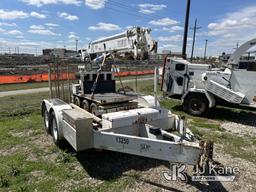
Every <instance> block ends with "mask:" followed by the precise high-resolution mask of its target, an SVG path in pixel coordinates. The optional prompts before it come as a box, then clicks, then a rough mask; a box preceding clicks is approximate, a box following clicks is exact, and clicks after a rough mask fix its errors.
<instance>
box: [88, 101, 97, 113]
mask: <svg viewBox="0 0 256 192" xmlns="http://www.w3.org/2000/svg"><path fill="white" fill-rule="evenodd" d="M97 110H98V106H97V105H96V104H95V103H92V104H91V106H90V112H91V113H92V114H94V115H96V111H97Z"/></svg>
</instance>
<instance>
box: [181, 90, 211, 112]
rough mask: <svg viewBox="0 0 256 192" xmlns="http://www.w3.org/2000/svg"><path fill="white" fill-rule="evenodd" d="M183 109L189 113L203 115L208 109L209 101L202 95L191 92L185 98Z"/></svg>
mask: <svg viewBox="0 0 256 192" xmlns="http://www.w3.org/2000/svg"><path fill="white" fill-rule="evenodd" d="M183 109H184V111H186V112H187V113H189V114H191V115H194V116H203V115H206V114H207V113H208V111H209V102H208V100H207V99H206V97H205V96H204V95H201V94H191V95H189V96H187V97H186V98H185V101H184V104H183Z"/></svg>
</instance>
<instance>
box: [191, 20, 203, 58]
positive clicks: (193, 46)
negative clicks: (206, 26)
mask: <svg viewBox="0 0 256 192" xmlns="http://www.w3.org/2000/svg"><path fill="white" fill-rule="evenodd" d="M201 28H202V27H198V26H197V19H196V20H195V25H194V27H192V28H191V29H193V30H194V35H193V44H192V50H191V58H190V61H191V63H192V61H193V56H194V48H195V40H196V32H197V30H198V29H201Z"/></svg>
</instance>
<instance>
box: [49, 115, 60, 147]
mask: <svg viewBox="0 0 256 192" xmlns="http://www.w3.org/2000/svg"><path fill="white" fill-rule="evenodd" d="M49 127H50V130H51V133H52V139H53V142H54V143H55V144H56V145H57V146H60V145H62V140H61V139H60V137H59V129H58V124H57V119H56V115H55V113H54V112H52V113H51V114H50V121H49Z"/></svg>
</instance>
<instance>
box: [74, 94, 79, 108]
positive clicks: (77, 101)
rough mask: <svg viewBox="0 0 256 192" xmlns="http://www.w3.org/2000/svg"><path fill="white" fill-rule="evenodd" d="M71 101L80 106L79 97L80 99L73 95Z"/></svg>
mask: <svg viewBox="0 0 256 192" xmlns="http://www.w3.org/2000/svg"><path fill="white" fill-rule="evenodd" d="M73 102H74V104H75V105H77V106H78V107H81V99H80V98H79V97H76V96H74V98H73Z"/></svg>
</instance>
